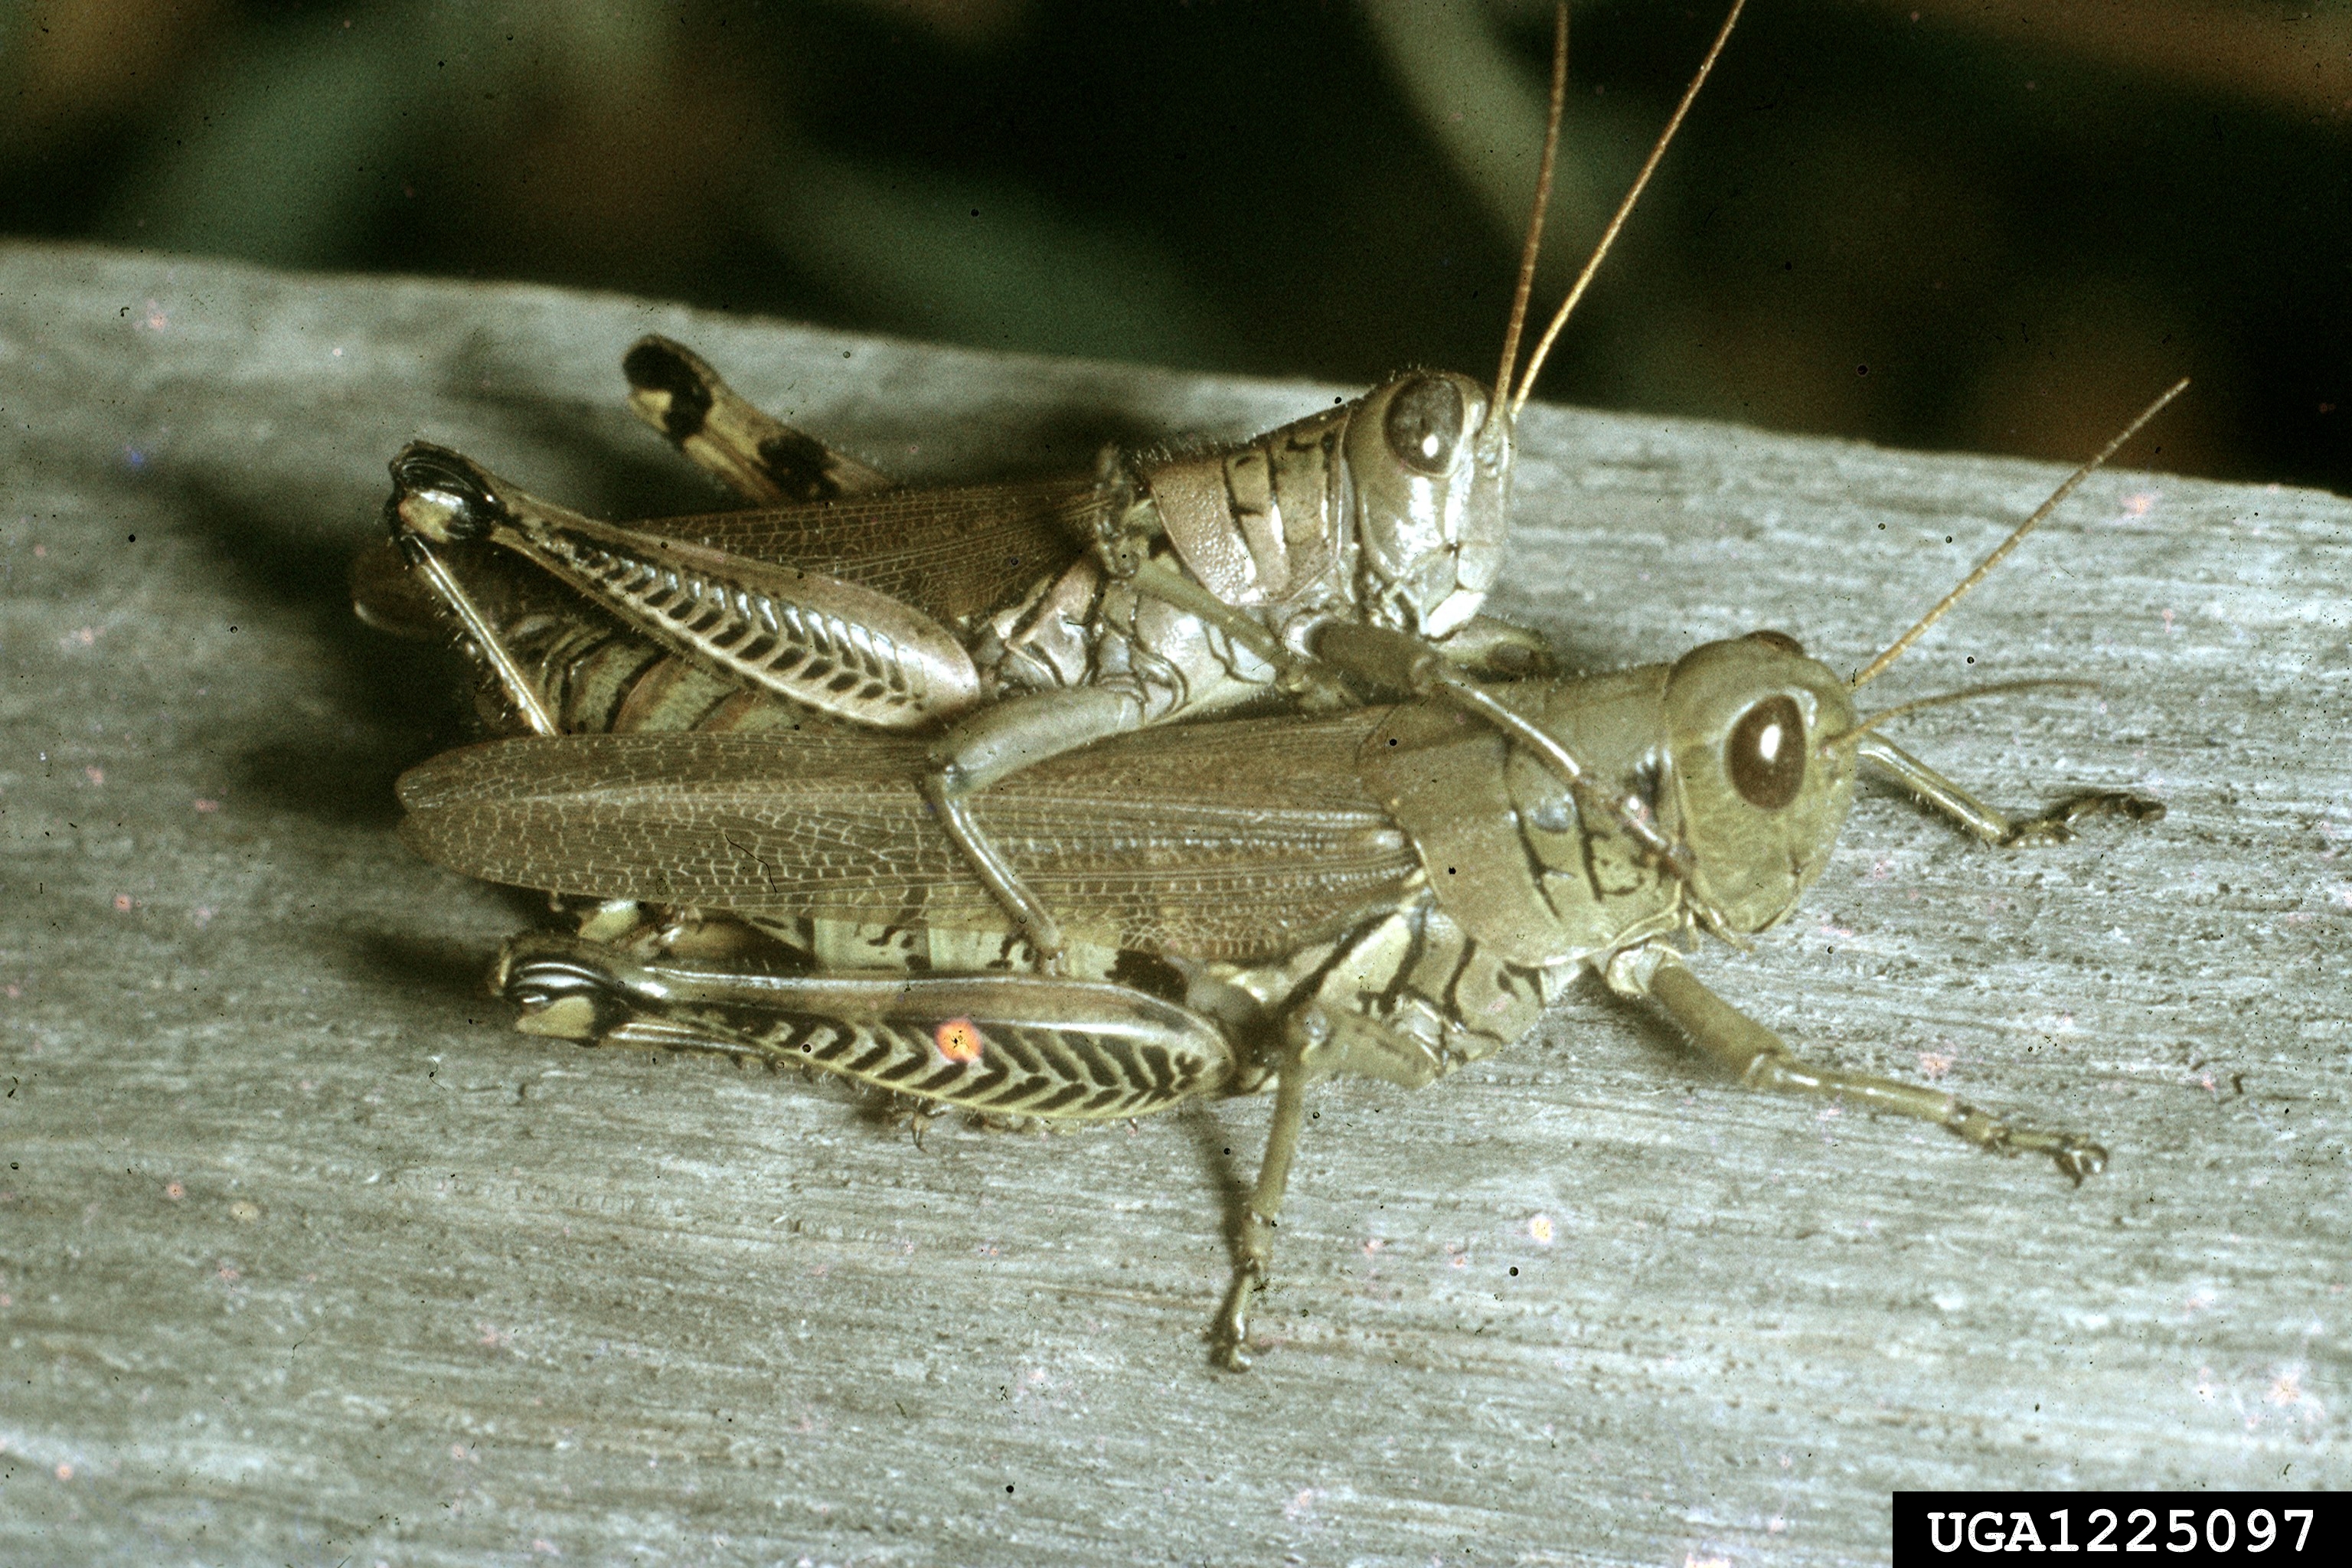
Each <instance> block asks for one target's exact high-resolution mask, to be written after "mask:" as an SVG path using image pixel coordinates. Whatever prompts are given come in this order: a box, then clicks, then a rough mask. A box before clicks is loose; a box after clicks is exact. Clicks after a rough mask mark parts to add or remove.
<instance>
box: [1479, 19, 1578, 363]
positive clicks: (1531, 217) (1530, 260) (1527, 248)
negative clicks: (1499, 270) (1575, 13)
mask: <svg viewBox="0 0 2352 1568" xmlns="http://www.w3.org/2000/svg"><path fill="white" fill-rule="evenodd" d="M1567 109H1568V0H1559V8H1558V9H1557V10H1555V11H1554V12H1553V13H1552V19H1551V107H1550V108H1549V109H1548V110H1545V111H1544V144H1543V162H1542V163H1539V164H1538V165H1537V168H1536V205H1535V210H1534V211H1533V212H1531V213H1529V214H1528V238H1527V243H1526V244H1525V245H1523V246H1521V247H1519V286H1518V288H1517V289H1516V290H1515V291H1514V292H1513V293H1512V295H1511V324H1510V325H1509V326H1507V327H1506V328H1504V329H1503V368H1502V369H1500V370H1498V371H1496V373H1495V403H1494V406H1495V407H1496V408H1500V407H1502V406H1503V399H1505V398H1507V397H1508V396H1510V395H1511V372H1512V371H1513V370H1515V369H1517V362H1518V357H1519V332H1520V331H1521V329H1523V328H1524V327H1526V325H1527V324H1528V295H1529V294H1530V293H1532V292H1534V291H1535V286H1536V252H1537V251H1538V249H1540V248H1541V247H1542V245H1543V226H1544V207H1545V205H1547V204H1548V203H1549V202H1550V200H1551V169H1552V160H1553V158H1554V157H1556V156H1557V155H1558V154H1559V121H1560V116H1561V115H1562V114H1563V113H1564V112H1566V110H1567Z"/></svg>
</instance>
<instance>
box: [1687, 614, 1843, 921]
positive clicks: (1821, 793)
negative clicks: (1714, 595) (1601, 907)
mask: <svg viewBox="0 0 2352 1568" xmlns="http://www.w3.org/2000/svg"><path fill="white" fill-rule="evenodd" d="M1662 717H1663V718H1664V728H1665V733H1666V736H1667V746H1668V752H1669V758H1670V762H1671V768H1670V773H1671V776H1672V779H1673V785H1674V790H1675V797H1676V799H1675V804H1676V805H1677V807H1678V811H1679V816H1680V817H1681V834H1682V838H1683V841H1684V843H1685V844H1686V845H1687V846H1688V847H1689V849H1690V852H1691V858H1692V861H1693V863H1694V866H1695V868H1696V876H1695V879H1694V880H1695V882H1696V888H1695V891H1696V892H1697V893H1698V895H1699V896H1700V897H1701V898H1703V899H1705V900H1707V901H1708V902H1709V903H1710V904H1711V905H1712V906H1713V907H1714V909H1715V910H1717V912H1718V913H1719V914H1720V915H1721V917H1722V919H1723V921H1724V922H1725V923H1726V924H1727V925H1728V926H1729V927H1730V928H1731V929H1732V930H1734V931H1761V930H1763V929H1764V928H1765V927H1767V926H1769V925H1771V924H1773V923H1774V922H1775V921H1779V920H1780V918H1781V917H1782V916H1784V915H1786V914H1787V913H1788V912H1789V910H1790V908H1791V907H1792V906H1793V905H1794V904H1795V903H1796V901H1797V897H1798V895H1799V894H1800V893H1801V892H1802V891H1803V890H1804V889H1806V888H1807V887H1808V886H1810V885H1811V883H1812V881H1813V879H1815V878H1817V877H1819V876H1820V875H1821V874H1822V868H1824V867H1825V866H1826V865H1827V864H1828V863H1829V856H1830V850H1831V848H1832V846H1834V845H1835V844H1836V842H1837V836H1838V829H1839V828H1840V827H1841V826H1843V824H1844V822H1845V816H1846V811H1847V808H1848V807H1849V806H1851V805H1853V773H1854V758H1853V748H1852V747H1850V746H1844V745H1840V744H1837V743H1836V742H1838V741H1839V739H1840V738H1842V737H1843V736H1844V735H1845V734H1846V732H1847V731H1851V730H1852V729H1853V726H1854V715H1853V700H1852V699H1851V698H1850V697H1849V696H1848V695H1847V690H1846V684H1845V682H1844V681H1843V679H1840V678H1839V677H1838V676H1837V675H1836V674H1835V673H1834V672H1832V670H1831V669H1830V668H1829V667H1828V666H1827V665H1824V664H1822V662H1821V661H1820V660H1818V659H1813V658H1807V657H1806V656H1805V652H1804V649H1803V648H1801V647H1799V646H1798V644H1797V642H1796V639H1794V638H1793V637H1788V636H1786V635H1784V634H1782V633H1780V632H1755V633H1751V634H1750V635H1748V636H1747V637H1736V638H1733V639H1731V640H1730V641H1727V642H1714V643H1707V644H1705V645H1704V646H1702V647H1696V648H1693V649H1692V650H1691V651H1690V652H1688V653H1686V654H1685V655H1683V657H1682V658H1679V659H1677V660H1675V664H1674V666H1673V668H1672V669H1671V671H1670V672H1669V673H1668V675H1667V677H1666V689H1665V701H1664V713H1663V715H1662Z"/></svg>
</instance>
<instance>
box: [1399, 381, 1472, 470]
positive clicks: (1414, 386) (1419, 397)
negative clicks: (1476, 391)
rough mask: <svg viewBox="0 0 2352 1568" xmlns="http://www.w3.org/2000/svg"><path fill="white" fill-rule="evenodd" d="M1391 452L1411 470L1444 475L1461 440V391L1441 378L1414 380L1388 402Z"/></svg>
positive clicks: (1451, 465) (1400, 388) (1450, 465)
mask: <svg viewBox="0 0 2352 1568" xmlns="http://www.w3.org/2000/svg"><path fill="white" fill-rule="evenodd" d="M1385 427H1386V430H1387V434H1388V438H1389V450H1390V451H1391V452H1394V453H1395V454H1396V455H1397V459H1398V461H1400V462H1402V463H1403V464H1404V466H1405V467H1406V468H1412V469H1416V470H1418V471H1419V472H1421V473H1424V474H1442V473H1444V471H1445V470H1446V469H1447V468H1451V467H1453V465H1454V447H1455V446H1457V445H1458V444H1460V442H1461V439H1462V389H1461V388H1460V387H1458V386H1456V385H1454V384H1453V383H1452V382H1450V381H1448V380H1446V379H1445V378H1444V376H1442V375H1424V376H1418V377H1415V378H1414V379H1413V380H1412V381H1408V382H1406V383H1405V384H1403V385H1402V386H1401V387H1399V388H1397V393H1396V395H1395V396H1394V397H1391V398H1390V399H1389V413H1388V420H1387V424H1386V426H1385Z"/></svg>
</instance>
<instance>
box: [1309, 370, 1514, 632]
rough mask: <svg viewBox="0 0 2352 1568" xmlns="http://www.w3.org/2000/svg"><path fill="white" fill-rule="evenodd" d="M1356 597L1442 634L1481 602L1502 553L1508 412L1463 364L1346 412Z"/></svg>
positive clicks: (1391, 619)
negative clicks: (1464, 370)
mask: <svg viewBox="0 0 2352 1568" xmlns="http://www.w3.org/2000/svg"><path fill="white" fill-rule="evenodd" d="M1346 439H1347V467H1348V476H1349V485H1350V489H1351V490H1352V501H1353V510H1354V516H1355V531H1356V542H1357V544H1358V547H1359V551H1358V559H1359V561H1360V567H1359V571H1360V595H1361V600H1360V602H1361V603H1362V604H1363V605H1364V606H1365V607H1366V609H1367V610H1368V611H1370V613H1371V615H1372V617H1373V619H1374V620H1375V621H1376V622H1379V623H1381V624H1385V625H1389V626H1393V627H1394V628H1395V629H1397V630H1400V631H1408V632H1416V633H1419V634H1420V635H1421V636H1423V637H1444V636H1445V635H1446V634H1447V633H1448V632H1451V631H1453V630H1454V628H1455V627H1457V626H1460V625H1462V623H1463V622H1465V621H1466V620H1468V619H1469V618H1470V617H1471V616H1474V615H1476V614H1477V613H1478V606H1479V605H1481V604H1482V603H1484V602H1485V600H1486V590H1487V589H1488V588H1489V587H1491V586H1493V585H1494V581H1495V574H1496V570H1497V569H1498V568H1499V567H1500V565H1501V564H1502V555H1503V540H1504V535H1505V531H1506V521H1507V512H1508V510H1509V508H1510V499H1511V416H1510V414H1509V411H1508V410H1507V409H1504V408H1498V407H1496V406H1494V404H1493V397H1492V395H1491V394H1490V393H1489V392H1488V390H1487V389H1486V388H1485V387H1483V386H1481V385H1479V384H1477V383H1476V382H1475V381H1473V380H1471V379H1470V378H1469V377H1468V376H1466V375H1454V374H1450V373H1447V372H1443V371H1412V372H1409V373H1407V374H1403V375H1401V376H1398V377H1397V378H1396V379H1394V380H1393V381H1390V382H1387V383H1385V384H1381V385H1380V386H1376V387H1374V388H1373V389H1372V390H1371V391H1370V392H1369V393H1366V394H1365V395H1364V396H1363V397H1362V398H1361V399H1360V401H1359V402H1358V403H1357V405H1356V406H1355V408H1354V409H1353V410H1352V411H1351V412H1350V414H1349V419H1348V434H1347V437H1346Z"/></svg>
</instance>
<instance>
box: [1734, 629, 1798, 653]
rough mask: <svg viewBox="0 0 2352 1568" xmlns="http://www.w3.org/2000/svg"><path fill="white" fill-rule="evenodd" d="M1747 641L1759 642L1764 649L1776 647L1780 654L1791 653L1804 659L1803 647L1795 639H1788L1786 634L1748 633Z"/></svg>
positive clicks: (1770, 632) (1768, 632) (1788, 636)
mask: <svg viewBox="0 0 2352 1568" xmlns="http://www.w3.org/2000/svg"><path fill="white" fill-rule="evenodd" d="M1748 641H1749V642H1760V643H1762V644H1763V645H1764V646H1765V647H1777V648H1779V649H1780V651H1781V652H1782V653H1793V654H1795V655H1796V656H1797V657H1798V658H1804V657H1805V645H1804V644H1802V643H1801V642H1799V641H1798V640H1797V639H1796V638H1794V637H1790V635H1789V634H1788V633H1786V632H1772V631H1764V632H1749V633H1748Z"/></svg>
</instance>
